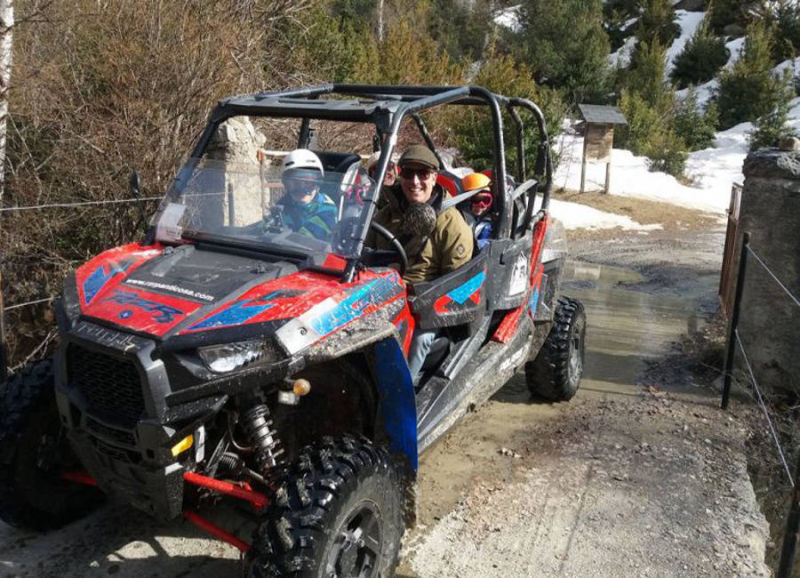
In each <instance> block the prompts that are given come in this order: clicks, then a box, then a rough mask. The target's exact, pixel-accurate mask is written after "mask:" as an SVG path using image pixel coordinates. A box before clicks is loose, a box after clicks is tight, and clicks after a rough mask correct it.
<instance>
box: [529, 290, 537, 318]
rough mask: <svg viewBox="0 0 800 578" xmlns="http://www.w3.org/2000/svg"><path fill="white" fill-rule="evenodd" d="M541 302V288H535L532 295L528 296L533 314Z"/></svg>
mask: <svg viewBox="0 0 800 578" xmlns="http://www.w3.org/2000/svg"><path fill="white" fill-rule="evenodd" d="M538 303H539V288H538V287H537V288H536V289H534V290H533V293H531V296H530V297H529V298H528V311H530V312H531V315H533V314H534V313H535V312H536V305H537V304H538Z"/></svg>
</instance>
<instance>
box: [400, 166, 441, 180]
mask: <svg viewBox="0 0 800 578" xmlns="http://www.w3.org/2000/svg"><path fill="white" fill-rule="evenodd" d="M433 173H434V171H433V169H412V168H410V167H400V176H401V177H403V178H404V179H408V180H411V179H413V178H414V177H417V178H418V179H419V180H421V181H424V180H427V179H429V178H431V177H432V176H433Z"/></svg>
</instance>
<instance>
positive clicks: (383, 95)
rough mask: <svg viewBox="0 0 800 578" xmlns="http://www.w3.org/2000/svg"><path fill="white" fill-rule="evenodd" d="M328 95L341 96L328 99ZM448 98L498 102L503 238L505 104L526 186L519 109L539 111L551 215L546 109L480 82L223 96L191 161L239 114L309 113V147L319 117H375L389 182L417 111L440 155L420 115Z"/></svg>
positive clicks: (180, 180) (381, 171) (303, 143)
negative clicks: (406, 124) (400, 139)
mask: <svg viewBox="0 0 800 578" xmlns="http://www.w3.org/2000/svg"><path fill="white" fill-rule="evenodd" d="M325 96H335V97H338V98H335V99H334V98H330V99H327V98H322V97H325ZM342 97H345V98H342ZM346 97H350V98H346ZM444 104H456V105H473V106H475V105H479V106H480V105H483V106H488V107H489V108H490V112H491V117H492V136H493V142H494V151H493V153H494V154H493V156H494V160H493V167H492V174H493V175H494V178H493V179H492V187H493V192H494V196H495V199H496V200H497V206H498V221H497V236H498V238H507V237H509V236H510V235H511V232H512V231H511V228H512V206H513V200H514V197H512V191H511V190H508V187H507V186H506V182H507V181H506V174H507V168H506V162H505V156H506V155H505V142H504V138H503V117H502V113H501V107H505V109H506V111H507V112H508V114H509V116H510V117H511V119H512V120H513V122H514V124H515V126H516V136H517V138H516V141H517V142H516V147H517V166H516V175H515V176H516V178H517V181H518V182H520V183H522V184H523V186H525V180H526V177H527V167H526V163H525V139H524V135H525V130H526V129H525V124H524V123H523V121H522V118H521V117H520V115H519V109H526V110H528V111H529V112H530V113H532V114H533V116H534V118H535V119H536V124H537V128H538V131H539V136H540V145H539V150H538V152H537V160H536V165H537V166H536V168H535V171H534V172H535V174H539V175H543V176H544V187H543V190H542V192H543V198H542V204H541V208H540V213H541V214H542V215H543V214H545V212H546V210H547V207H548V204H549V200H550V192H551V188H552V174H553V165H552V159H551V158H550V146H549V138H548V134H547V129H546V126H545V121H544V115H543V114H542V111H541V110H540V109H539V107H538V106H537V105H536V104H534V103H533V102H531V101H530V100H528V99H524V98H509V97H505V96H502V95H499V94H495V93H493V92H490V91H489V90H487V89H485V88H482V87H479V86H459V87H449V86H403V85H398V86H390V85H364V84H338V83H329V84H320V85H316V86H309V87H305V88H297V89H290V90H283V91H269V92H261V93H258V94H253V95H244V96H235V97H231V98H228V99H225V100H223V101H220V103H219V104H218V105H217V107H216V108H215V109H214V110H213V111H212V113H211V115H210V119H209V123H208V125H207V126H206V128H205V130H204V131H203V133H202V134H201V135H200V138H199V140H198V142H197V144H196V145H195V148H194V150H193V151H192V155H191V159H200V158H202V156H203V154H204V153H205V151H206V148H207V147H208V145H209V143H210V142H211V139H212V137H213V135H214V134H215V132H216V130H217V128H218V127H219V125H220V124H222V123H223V122H225V121H226V120H227V119H229V118H231V117H234V116H239V115H248V116H255V117H280V118H300V119H302V120H303V122H302V125H301V130H300V138H299V142H298V146H299V147H307V146H308V144H309V142H310V130H309V127H310V121H311V120H329V121H343V122H361V123H372V124H373V125H374V126H375V127H376V131H377V134H378V136H379V138H380V141H381V142H383V143H385V144H384V146H383V147H382V149H381V155H380V158H379V160H378V163H377V166H376V174H375V182H376V183H381V182H382V181H383V177H384V175H385V174H386V171H387V168H388V166H389V160H390V157H391V153H392V150H393V149H394V147H395V145H396V143H397V135H398V132H399V130H400V127H401V123H402V121H403V120H404V119H405V118H406V117H407V116H410V117H411V118H412V119H413V120H414V122H416V124H417V126H418V128H419V130H420V133H421V134H422V137H423V139H424V140H425V141H426V143H427V145H428V146H429V147H430V148H431V150H433V151H434V152H435V153H436V154H437V156H439V153H438V152H437V151H436V146H435V144H434V143H433V140H432V139H431V137H430V134H429V133H428V131H427V129H426V127H425V124H424V123H423V121H422V119H421V118H420V116H419V112H421V111H424V110H427V109H430V108H433V107H436V106H440V105H444ZM386 145H388V146H386ZM440 161H441V157H440ZM191 167H192V165H191V163H187V165H186V166H185V167H184V169H183V170H182V171H181V172H180V173H179V174H178V176H177V177H176V179H175V183H174V185H173V186H174V187H175V188H176V189H177V190H178V191H180V190H182V189H183V187H184V186H185V179H186V178H188V175H189V174H190V172H191ZM376 189H377V190H376V194H375V195H373V196H372V202H371V203H367V205H366V210H365V211H364V212H363V214H362V215H361V217H360V218H361V219H362V224H365V225H366V224H368V223H369V222H370V221H371V219H372V217H373V213H374V211H375V207H376V203H377V200H378V195H379V194H380V187H379V186H376ZM535 191H536V187H530V186H528V187H526V188H525V190H524V191H521V190H518V191H517V193H518V194H519V193H523V192H525V193H535ZM533 204H534V203H533V199H531V200H530V202H528V203H526V204H525V206H526V213H527V214H526V215H525V219H524V220H525V222H530V219H531V218H532V215H531V212H532V208H533ZM360 231H361V238H360V239H358V245H357V247H358V250H357V251H356V252H357V253H359V254H360V253H361V251H362V249H363V246H364V240H365V238H366V233H367V227H366V226H364V227H361V228H360ZM356 263H357V259H351V260H350V261H349V263H348V267H347V269H346V272H345V280H347V281H349V280H351V279H352V276H353V274H354V272H355V270H356Z"/></svg>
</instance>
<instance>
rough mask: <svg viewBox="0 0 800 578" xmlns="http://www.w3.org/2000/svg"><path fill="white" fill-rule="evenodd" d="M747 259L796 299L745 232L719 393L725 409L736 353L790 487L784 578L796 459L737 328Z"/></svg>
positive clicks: (796, 523) (798, 472)
mask: <svg viewBox="0 0 800 578" xmlns="http://www.w3.org/2000/svg"><path fill="white" fill-rule="evenodd" d="M750 259H752V260H753V263H755V264H757V265H758V266H759V272H763V273H766V277H765V278H766V279H768V280H769V281H771V282H772V283H774V285H775V286H776V287H778V288H779V289H780V294H781V295H782V296H783V297H784V298H785V299H787V300H788V301H789V302H790V303H791V304H792V306H793V307H796V308H797V309H798V310H800V298H798V296H797V295H795V294H794V293H793V292H792V291H791V290H790V289H789V288H788V287H787V285H786V283H784V282H783V281H782V280H781V279H780V277H779V276H778V275H777V274H776V273H775V272H774V271H773V270H772V268H770V267H769V265H767V263H766V262H765V259H764V258H763V257H762V256H760V255H759V254H758V253H757V252H756V251H755V250H754V249H753V247H752V246H751V245H750V235H749V233H745V234H744V236H743V241H742V249H741V253H740V256H739V271H738V275H737V278H736V294H735V298H734V303H733V311H732V314H731V322H730V327H729V334H728V345H727V354H726V359H725V370H724V375H725V382H724V387H723V393H722V408H723V409H727V408H728V405H729V403H730V392H731V385H732V380H733V374H734V356H735V354H736V353H737V352H738V353H739V354H740V355H741V357H742V359H743V361H744V366H745V369H746V380H747V381H748V382H749V386H750V388H751V392H752V396H753V399H754V400H755V402H756V403H757V405H758V407H759V409H760V410H761V413H762V414H763V415H764V419H765V421H766V424H767V428H768V430H769V435H770V437H771V438H772V441H773V443H774V444H775V448H776V452H777V455H778V459H779V461H780V464H781V468H782V470H783V472H784V473H785V476H786V480H787V481H788V483H789V487H790V488H792V498H791V503H790V507H789V511H788V515H787V517H786V525H785V529H784V534H783V541H782V547H781V556H780V563H779V566H778V571H777V574H776V576H778V578H788V577H789V576H791V575H792V572H793V569H794V561H795V552H796V546H797V537H798V532H799V531H800V487H798V483H797V482H798V478H800V459H798V460H797V464H796V466H795V473H794V474H793V473H792V468H791V465H790V463H789V462H790V459H789V458H788V457H787V456H788V455H789V454H790V453H791V451H792V448H787V447H785V443H784V441H782V440H781V435H780V433H779V427H778V426H777V425H776V422H777V418H776V416H775V413H776V411H777V408H775V407H774V406H773V407H772V408H771V407H770V405H771V404H770V403H769V395H768V394H767V392H765V390H764V387H763V385H762V384H760V383H759V380H758V377H757V376H756V370H755V369H754V364H753V363H752V362H751V358H750V356H749V355H748V352H747V348H746V347H745V345H744V343H743V342H742V338H741V334H740V331H739V329H740V328H739V317H740V312H741V307H742V302H743V293H744V285H745V283H744V282H745V278H746V275H747V266H748V262H749V261H750Z"/></svg>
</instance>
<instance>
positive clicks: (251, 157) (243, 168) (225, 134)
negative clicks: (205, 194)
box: [207, 117, 268, 226]
mask: <svg viewBox="0 0 800 578" xmlns="http://www.w3.org/2000/svg"><path fill="white" fill-rule="evenodd" d="M264 141H265V137H264V135H263V134H261V133H260V132H259V131H258V130H256V128H255V127H254V126H253V124H252V123H251V122H250V119H249V118H247V117H234V118H230V119H228V120H227V121H226V122H224V123H222V124H221V125H220V126H219V129H218V130H217V132H216V134H215V135H214V138H213V139H212V141H211V143H209V147H208V153H207V156H208V158H209V159H213V160H214V161H218V163H217V164H218V166H217V168H218V169H219V171H218V173H214V174H212V175H209V179H212V180H215V183H214V186H213V189H214V190H215V191H216V192H219V193H220V195H219V198H218V203H214V204H212V203H208V204H207V209H209V210H212V209H213V211H214V212H215V213H216V214H215V216H214V217H212V218H213V219H214V221H213V222H214V223H216V224H217V225H218V226H219V225H236V226H242V225H249V224H250V223H253V222H255V221H258V220H259V219H261V217H262V204H268V199H265V198H264V197H265V196H267V191H266V189H265V186H264V183H263V182H262V181H261V167H260V166H259V155H258V150H259V148H260V147H261V146H262V145H263V144H264ZM215 177H216V179H215ZM209 184H210V183H209ZM232 209H233V210H232Z"/></svg>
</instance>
